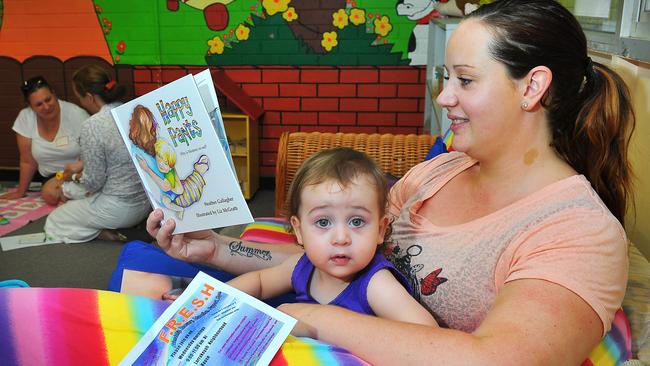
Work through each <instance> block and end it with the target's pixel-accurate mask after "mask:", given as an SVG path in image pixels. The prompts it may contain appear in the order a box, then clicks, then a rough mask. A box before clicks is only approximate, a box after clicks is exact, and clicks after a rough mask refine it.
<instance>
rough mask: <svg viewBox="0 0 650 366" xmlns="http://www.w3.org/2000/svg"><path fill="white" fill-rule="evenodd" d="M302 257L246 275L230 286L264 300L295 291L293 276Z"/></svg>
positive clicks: (292, 258)
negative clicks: (292, 281) (292, 282)
mask: <svg viewBox="0 0 650 366" xmlns="http://www.w3.org/2000/svg"><path fill="white" fill-rule="evenodd" d="M300 257H301V255H300V254H296V255H294V256H292V257H289V258H288V259H287V260H286V261H284V262H282V264H280V265H277V266H273V267H271V268H265V269H261V270H259V271H253V272H248V273H244V274H243V275H240V276H238V277H236V278H233V279H232V280H230V281H228V284H229V285H231V286H233V287H235V288H237V289H239V290H241V291H244V292H245V293H247V294H249V295H251V296H255V297H256V298H258V299H262V300H264V299H270V298H272V297H275V296H280V295H282V294H286V293H288V292H290V291H291V290H292V289H293V286H292V285H291V275H292V274H293V269H294V268H295V267H296V263H298V260H299V259H300Z"/></svg>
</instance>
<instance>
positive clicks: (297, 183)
mask: <svg viewBox="0 0 650 366" xmlns="http://www.w3.org/2000/svg"><path fill="white" fill-rule="evenodd" d="M357 177H367V178H368V179H369V180H370V181H371V182H372V184H373V185H374V186H375V189H376V190H377V199H378V201H379V210H380V213H379V214H380V216H383V215H384V214H385V213H386V208H387V205H388V187H387V185H386V177H385V176H384V173H383V172H382V170H381V168H379V166H378V165H377V163H375V161H374V160H373V159H372V158H371V157H370V156H368V155H366V154H365V153H363V152H361V151H357V150H354V149H351V148H348V147H336V148H333V149H327V150H321V151H319V152H317V153H315V154H314V155H312V156H310V157H309V158H307V159H306V160H305V161H304V162H303V163H302V165H301V166H300V168H298V171H297V172H296V174H295V176H294V177H293V181H292V182H291V186H290V187H289V192H288V193H287V202H286V203H287V204H286V210H287V212H286V213H285V216H286V217H287V219H290V218H291V216H295V215H297V214H298V208H299V207H300V203H301V202H300V194H301V192H302V190H303V189H304V188H305V187H307V186H310V185H314V184H320V183H323V182H325V181H327V180H334V181H336V182H338V183H339V184H340V185H341V186H342V187H343V188H346V187H347V186H348V185H350V184H351V183H352V182H353V181H354V179H355V178H357Z"/></svg>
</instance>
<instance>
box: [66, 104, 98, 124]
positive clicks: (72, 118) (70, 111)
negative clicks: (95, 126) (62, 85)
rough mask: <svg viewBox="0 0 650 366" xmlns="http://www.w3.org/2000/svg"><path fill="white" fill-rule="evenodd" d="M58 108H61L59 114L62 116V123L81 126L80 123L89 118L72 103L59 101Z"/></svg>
mask: <svg viewBox="0 0 650 366" xmlns="http://www.w3.org/2000/svg"><path fill="white" fill-rule="evenodd" d="M59 106H60V107H61V114H62V115H63V116H64V118H62V121H66V122H72V123H75V124H81V122H83V121H85V120H86V119H88V117H90V115H89V114H88V112H86V110H85V109H83V108H81V107H79V106H78V105H76V104H74V103H70V102H66V101H65V100H61V99H59Z"/></svg>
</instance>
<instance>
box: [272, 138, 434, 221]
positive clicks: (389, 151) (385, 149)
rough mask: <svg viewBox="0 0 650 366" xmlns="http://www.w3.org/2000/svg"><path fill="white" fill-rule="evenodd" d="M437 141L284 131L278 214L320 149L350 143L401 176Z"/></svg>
mask: <svg viewBox="0 0 650 366" xmlns="http://www.w3.org/2000/svg"><path fill="white" fill-rule="evenodd" d="M435 140H436V136H435V135H414V134H411V135H393V134H383V135H380V134H372V135H368V134H365V133H322V132H284V133H283V134H282V136H280V143H279V145H278V157H277V161H276V165H275V215H276V216H280V215H282V214H283V208H284V203H285V202H284V201H285V198H286V194H287V191H288V190H289V186H290V185H291V181H292V180H293V176H294V174H295V173H296V170H298V167H300V165H301V164H302V162H303V161H304V160H305V159H307V158H308V157H309V156H311V155H312V154H314V153H315V152H317V151H319V150H323V149H329V148H332V147H338V146H347V147H351V148H353V149H355V150H359V151H363V152H365V153H366V154H368V155H370V156H371V157H372V158H373V159H375V161H376V162H377V163H378V164H379V166H380V167H381V169H382V170H383V171H384V172H385V173H390V174H392V175H394V176H395V177H398V178H399V177H401V176H403V175H404V174H405V173H406V172H407V171H408V170H409V169H411V168H412V167H413V166H414V165H415V164H417V163H419V162H421V161H423V160H424V158H425V157H426V155H427V153H428V152H429V149H430V148H431V145H433V143H434V142H435Z"/></svg>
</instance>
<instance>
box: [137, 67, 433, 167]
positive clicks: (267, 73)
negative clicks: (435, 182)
mask: <svg viewBox="0 0 650 366" xmlns="http://www.w3.org/2000/svg"><path fill="white" fill-rule="evenodd" d="M211 68H212V69H214V70H224V71H225V72H226V74H227V75H228V76H229V77H230V78H231V79H233V80H234V81H235V82H236V83H237V84H238V85H240V86H241V87H242V89H243V90H244V91H245V92H246V93H248V94H249V95H250V96H251V97H252V98H253V99H255V100H256V101H257V102H258V103H260V105H261V106H262V108H263V109H264V111H265V113H264V115H263V116H262V120H261V121H259V123H260V137H259V138H260V141H259V143H260V145H259V146H260V157H259V158H260V159H259V161H260V174H261V175H262V176H273V175H275V158H276V154H277V146H278V139H279V137H280V135H281V134H282V132H284V131H305V132H311V131H320V132H356V133H425V131H424V130H423V125H424V122H423V118H424V116H423V114H424V113H423V112H424V96H425V78H426V69H425V68H424V67H422V66H416V67H413V66H379V67H374V66H373V67H370V66H358V67H355V66H303V67H296V66H259V67H258V66H227V67H226V66H224V67H214V66H213V67H211ZM203 69H204V68H203V67H197V66H151V67H146V66H136V67H135V68H134V75H133V78H134V84H135V93H136V95H137V96H139V95H142V94H144V93H146V92H148V91H151V90H153V89H155V88H156V87H158V86H160V85H163V84H165V83H168V82H170V81H173V80H175V79H177V78H179V77H181V76H184V75H186V74H188V73H197V72H200V71H202V70H203ZM219 101H220V103H221V104H222V105H221V107H222V109H223V110H232V109H236V107H234V104H232V103H231V102H229V101H227V100H224V99H223V98H220V100H219Z"/></svg>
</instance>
